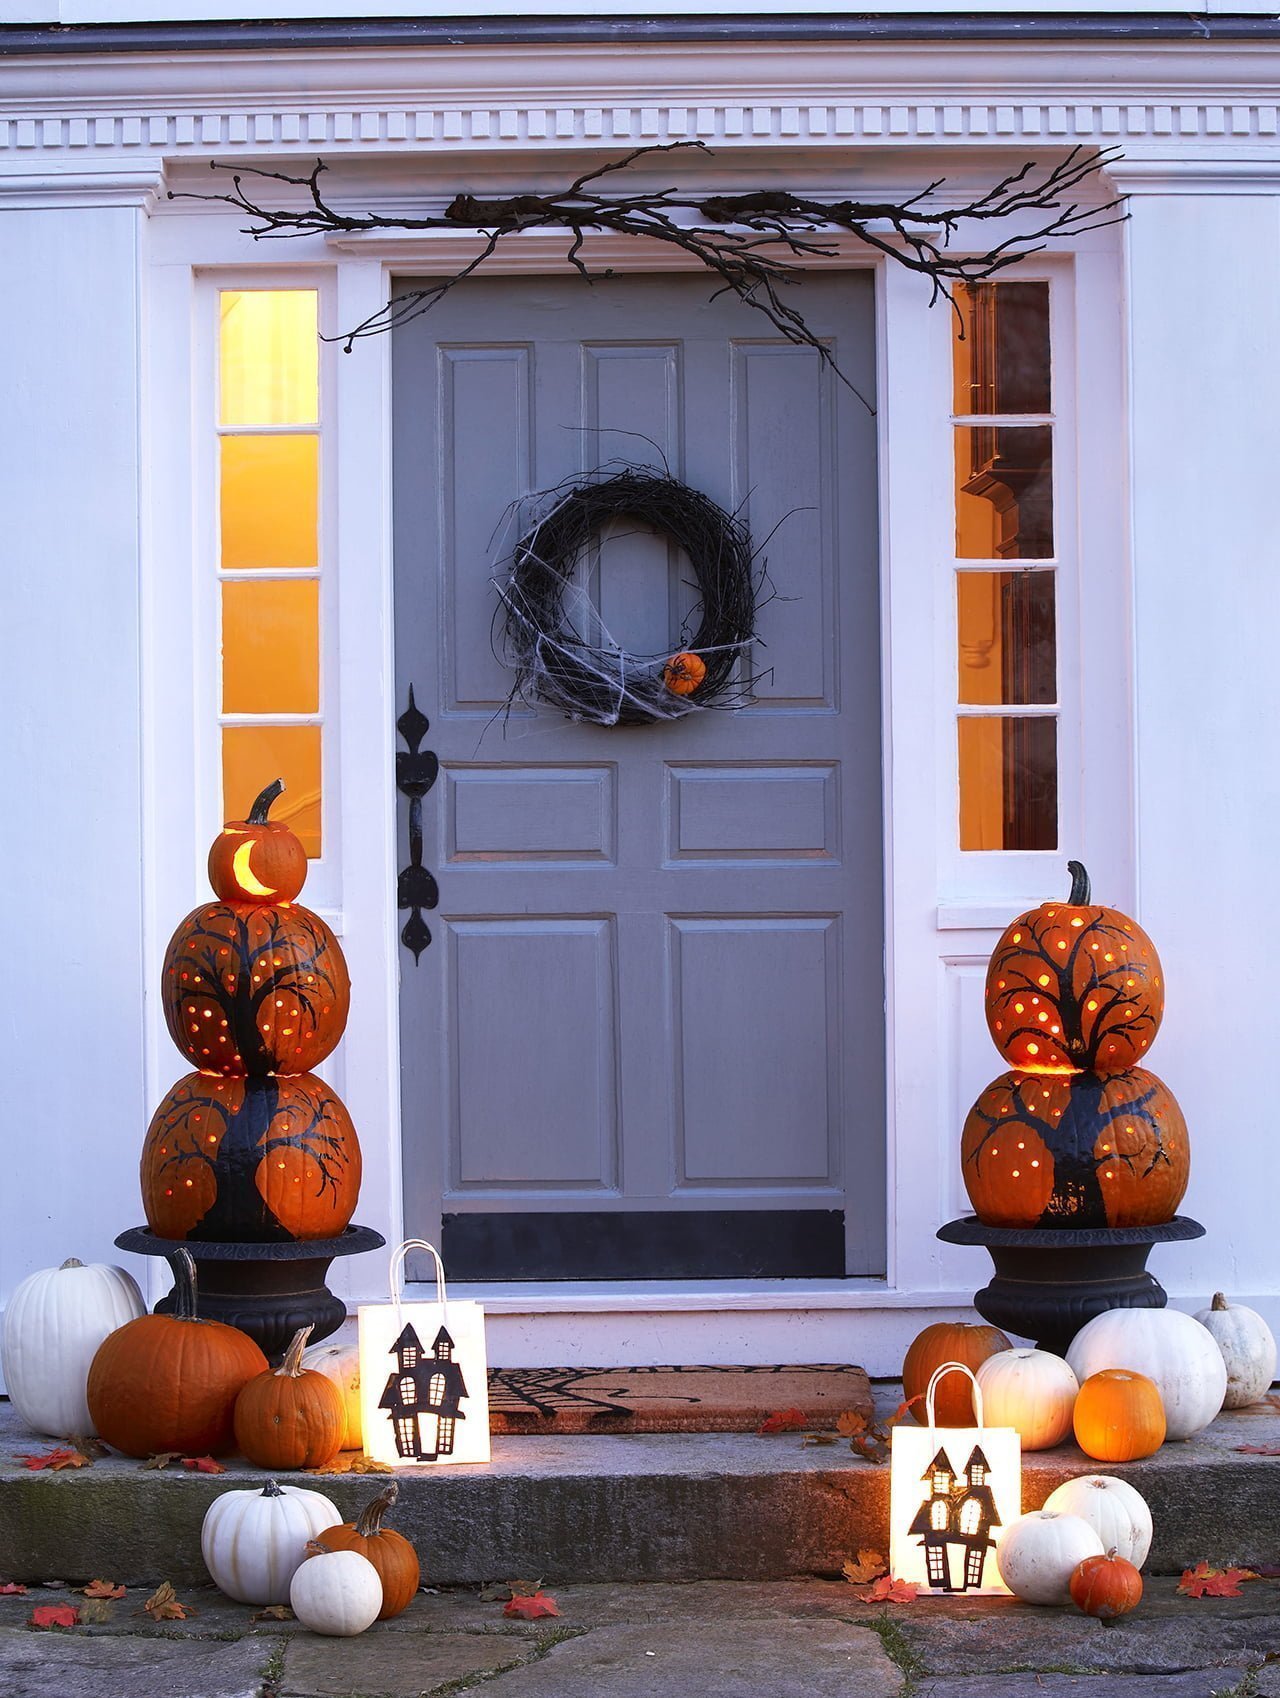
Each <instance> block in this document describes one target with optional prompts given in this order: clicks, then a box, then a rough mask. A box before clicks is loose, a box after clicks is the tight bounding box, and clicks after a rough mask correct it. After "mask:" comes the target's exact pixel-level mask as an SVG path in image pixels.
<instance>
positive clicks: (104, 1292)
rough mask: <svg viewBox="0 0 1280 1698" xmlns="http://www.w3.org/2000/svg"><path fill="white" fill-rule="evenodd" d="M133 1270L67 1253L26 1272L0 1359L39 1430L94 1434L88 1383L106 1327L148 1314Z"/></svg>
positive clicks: (13, 1392)
mask: <svg viewBox="0 0 1280 1698" xmlns="http://www.w3.org/2000/svg"><path fill="white" fill-rule="evenodd" d="M146 1312H147V1305H146V1303H145V1302H144V1301H143V1297H142V1293H141V1292H140V1291H139V1290H138V1287H137V1283H136V1281H135V1280H134V1278H133V1276H132V1275H131V1274H127V1273H126V1272H125V1271H124V1269H123V1268H113V1267H108V1266H107V1264H106V1263H105V1262H91V1263H90V1264H89V1265H88V1267H86V1266H85V1264H84V1263H83V1262H79V1261H77V1260H76V1258H75V1257H74V1256H71V1257H69V1258H68V1259H67V1260H66V1261H65V1262H63V1264H62V1266H61V1267H59V1268H41V1269H40V1271H39V1272H38V1273H33V1274H28V1275H27V1277H26V1279H24V1280H23V1281H22V1283H21V1284H20V1285H19V1286H18V1287H17V1288H16V1290H15V1291H14V1293H13V1295H12V1297H10V1299H9V1302H8V1304H7V1306H6V1308H5V1312H4V1331H3V1338H2V1340H0V1364H3V1370H4V1383H5V1390H6V1391H7V1392H8V1393H9V1396H10V1397H11V1398H12V1400H13V1406H14V1408H15V1409H16V1410H17V1412H18V1414H19V1415H20V1416H21V1417H22V1419H23V1420H24V1421H25V1422H26V1424H27V1426H28V1427H30V1428H31V1430H32V1431H33V1432H36V1433H48V1434H49V1435H50V1437H52V1438H55V1439H70V1438H89V1437H91V1436H92V1435H93V1434H94V1433H96V1432H97V1428H96V1427H95V1426H94V1424H93V1419H92V1417H91V1416H90V1414H89V1404H88V1400H87V1398H86V1396H85V1387H86V1385H87V1384H88V1381H89V1365H90V1363H91V1362H92V1361H93V1358H94V1356H95V1355H96V1354H97V1350H98V1346H99V1345H100V1344H101V1343H102V1341H103V1339H104V1338H106V1336H107V1334H108V1333H113V1332H115V1330H116V1328H117V1327H122V1326H124V1325H125V1324H126V1323H127V1322H129V1321H136V1320H137V1319H138V1317H139V1316H140V1315H145V1314H146Z"/></svg>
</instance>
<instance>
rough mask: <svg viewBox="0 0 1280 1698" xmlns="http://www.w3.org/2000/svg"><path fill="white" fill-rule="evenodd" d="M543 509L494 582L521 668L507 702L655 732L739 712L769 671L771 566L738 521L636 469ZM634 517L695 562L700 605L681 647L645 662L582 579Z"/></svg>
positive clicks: (551, 494) (568, 492)
mask: <svg viewBox="0 0 1280 1698" xmlns="http://www.w3.org/2000/svg"><path fill="white" fill-rule="evenodd" d="M531 505H532V508H533V510H534V511H535V512H537V511H538V509H539V508H541V512H540V513H538V516H537V517H536V518H535V519H534V520H533V522H532V523H531V524H529V525H527V526H526V528H525V530H524V531H523V533H522V535H521V536H520V538H519V540H518V541H517V542H516V544H515V547H514V548H513V549H512V552H511V566H510V570H509V572H508V574H507V576H506V578H505V579H497V578H495V579H494V586H495V588H496V589H497V591H498V595H499V597H500V598H501V603H502V609H501V612H500V613H499V614H498V615H496V617H495V627H496V626H497V622H498V620H500V621H501V629H500V631H498V630H497V629H495V649H496V650H497V652H498V654H499V657H500V659H501V660H502V661H503V662H504V663H505V664H506V665H507V666H509V667H511V668H512V670H513V671H514V672H515V675H516V678H515V683H514V684H513V686H512V689H511V695H510V697H509V701H508V705H509V706H510V705H511V704H513V703H515V702H516V701H524V702H527V703H529V704H530V705H531V706H532V705H535V704H536V703H539V702H542V703H545V704H547V705H548V706H550V707H556V708H559V709H560V710H561V712H562V713H564V714H565V715H566V717H567V718H569V719H572V720H580V721H581V720H585V721H587V722H588V723H590V724H594V725H652V724H655V723H658V722H660V721H664V720H672V719H681V718H683V717H684V716H685V715H686V714H689V713H695V712H698V711H701V710H702V709H705V708H711V707H718V708H722V709H723V708H740V707H744V706H745V705H746V704H747V703H748V702H749V701H750V699H751V697H752V693H753V690H754V686H755V685H756V683H757V682H758V680H759V677H760V674H758V673H755V672H753V670H752V668H751V652H752V649H753V647H754V645H755V644H756V643H757V642H758V638H757V637H756V632H755V620H756V613H757V611H758V610H759V608H760V607H761V606H763V604H764V602H765V601H767V600H769V599H770V597H771V592H768V593H766V587H767V579H766V575H765V567H764V562H763V561H760V562H759V563H757V559H756V554H755V551H754V549H753V547H752V542H751V537H750V533H749V532H748V530H747V527H746V525H745V524H744V523H743V521H742V519H741V518H740V517H739V516H738V515H737V514H731V513H726V512H725V510H724V509H723V508H722V507H719V506H717V504H716V503H715V502H714V501H712V500H711V498H710V496H707V495H703V494H702V493H701V491H699V490H696V489H691V488H690V487H689V485H688V484H684V483H681V482H679V480H678V479H676V478H671V477H660V476H658V475H657V474H656V473H653V472H648V471H637V470H634V469H627V470H624V471H621V472H616V473H614V474H612V475H611V476H608V477H602V476H600V475H599V474H597V475H596V476H594V477H590V476H589V477H587V478H585V479H583V478H578V479H567V480H566V481H565V482H564V483H562V484H559V485H557V486H556V487H555V488H554V489H551V490H545V491H543V492H542V493H541V494H540V495H537V496H534V497H532V498H531ZM623 518H627V519H633V520H636V521H638V522H639V523H641V524H643V525H645V526H647V527H649V528H650V529H652V530H655V531H660V532H662V533H663V534H664V535H665V536H667V537H669V538H670V539H671V540H672V541H673V542H675V543H676V544H677V545H678V546H679V547H680V548H682V549H683V550H684V552H685V554H686V555H687V556H688V559H689V564H690V566H691V568H692V571H693V577H694V584H695V587H696V590H697V595H698V599H697V601H696V602H695V604H694V606H693V608H692V609H691V611H690V613H689V614H688V616H687V617H686V619H685V621H684V623H683V626H682V628H681V633H680V638H679V641H678V643H677V644H676V645H675V646H674V648H672V649H667V650H664V651H663V652H661V653H657V654H634V653H631V652H629V651H628V650H626V649H624V648H623V647H622V646H621V644H620V643H618V642H617V641H616V639H615V638H614V636H613V635H612V633H611V632H610V631H609V629H608V628H607V626H606V625H605V623H604V621H603V620H602V619H601V617H600V613H599V609H598V608H597V607H596V606H595V604H594V602H593V601H592V600H591V597H590V596H589V595H588V594H587V593H586V591H585V590H584V589H583V588H582V586H581V584H580V583H579V582H578V581H577V578H576V576H575V574H576V572H577V568H578V565H579V562H580V561H581V559H582V556H583V554H584V552H585V550H586V549H587V548H588V547H589V546H590V545H591V544H592V543H593V542H594V541H595V540H596V539H597V538H598V537H599V535H600V532H601V531H602V530H603V528H604V527H605V526H606V525H608V524H610V523H612V522H613V521H614V520H617V519H623Z"/></svg>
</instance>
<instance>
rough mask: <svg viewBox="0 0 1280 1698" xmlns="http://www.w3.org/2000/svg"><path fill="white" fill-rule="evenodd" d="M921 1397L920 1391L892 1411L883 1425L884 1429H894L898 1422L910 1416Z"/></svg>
mask: <svg viewBox="0 0 1280 1698" xmlns="http://www.w3.org/2000/svg"><path fill="white" fill-rule="evenodd" d="M923 1396H924V1393H923V1392H922V1391H918V1392H917V1393H916V1395H915V1396H914V1397H909V1398H907V1400H906V1401H905V1403H900V1404H899V1405H898V1407H897V1408H896V1409H895V1410H894V1412H893V1414H892V1415H890V1416H889V1418H888V1419H887V1420H886V1421H885V1422H884V1423H883V1424H884V1425H885V1426H886V1427H896V1426H897V1425H898V1422H899V1421H905V1420H906V1418H907V1416H908V1415H910V1413H911V1411H912V1410H913V1409H914V1408H915V1406H916V1404H917V1403H919V1402H920V1400H921V1398H923Z"/></svg>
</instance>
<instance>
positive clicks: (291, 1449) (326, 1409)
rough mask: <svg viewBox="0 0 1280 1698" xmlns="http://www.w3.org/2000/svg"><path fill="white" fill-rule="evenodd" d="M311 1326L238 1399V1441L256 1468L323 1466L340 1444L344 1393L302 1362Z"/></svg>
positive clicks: (300, 1333)
mask: <svg viewBox="0 0 1280 1698" xmlns="http://www.w3.org/2000/svg"><path fill="white" fill-rule="evenodd" d="M310 1337H311V1328H310V1327H301V1328H299V1330H298V1331H297V1332H296V1333H294V1335H293V1339H292V1342H291V1343H290V1345H289V1348H288V1349H287V1350H286V1351H285V1353H284V1361H283V1362H281V1364H280V1366H279V1367H278V1368H274V1369H272V1368H268V1369H267V1370H266V1372H265V1373H261V1374H258V1375H256V1376H255V1377H254V1378H253V1379H251V1380H250V1381H249V1383H248V1384H247V1385H246V1386H245V1387H244V1389H243V1390H242V1391H241V1393H240V1395H239V1397H237V1399H236V1407H235V1434H236V1444H237V1445H238V1446H239V1447H240V1449H241V1450H242V1451H243V1452H244V1454H245V1456H247V1457H248V1459H249V1461H250V1462H252V1463H254V1464H255V1466H257V1467H258V1468H271V1469H279V1468H323V1467H324V1466H325V1464H326V1463H329V1462H332V1461H333V1459H334V1457H335V1456H336V1455H337V1454H338V1452H339V1450H341V1448H342V1435H343V1433H344V1432H345V1431H346V1426H347V1417H346V1412H345V1411H344V1409H343V1406H342V1394H341V1393H340V1392H339V1390H338V1388H337V1386H335V1385H334V1383H333V1381H332V1380H331V1379H329V1378H328V1377H327V1376H326V1375H324V1374H320V1373H317V1372H316V1370H315V1369H314V1368H304V1367H303V1366H302V1352H303V1351H304V1350H305V1349H306V1347H307V1340H308V1339H309V1338H310Z"/></svg>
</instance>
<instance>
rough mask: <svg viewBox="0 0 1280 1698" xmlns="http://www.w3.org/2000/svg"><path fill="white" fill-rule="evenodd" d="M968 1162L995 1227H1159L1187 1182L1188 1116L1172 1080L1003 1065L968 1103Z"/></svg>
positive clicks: (968, 1178) (975, 1194) (964, 1156)
mask: <svg viewBox="0 0 1280 1698" xmlns="http://www.w3.org/2000/svg"><path fill="white" fill-rule="evenodd" d="M960 1155H961V1170H962V1172H963V1174H964V1182H965V1188H966V1189H967V1191H968V1193H969V1200H970V1201H971V1202H972V1204H973V1207H974V1210H975V1211H976V1213H977V1216H978V1219H979V1220H980V1221H982V1222H983V1223H984V1224H985V1225H987V1226H1018V1227H1035V1226H1039V1227H1090V1226H1152V1225H1157V1224H1159V1223H1161V1222H1163V1221H1167V1220H1172V1219H1173V1216H1174V1215H1175V1214H1176V1213H1177V1208H1178V1204H1179V1203H1180V1202H1181V1201H1182V1198H1183V1194H1184V1193H1185V1191H1186V1189H1187V1178H1188V1175H1189V1173H1190V1167H1191V1147H1190V1142H1189V1139H1188V1137H1187V1123H1186V1121H1185V1120H1184V1119H1183V1117H1182V1110H1181V1109H1180V1108H1179V1107H1178V1104H1177V1101H1176V1099H1175V1098H1174V1095H1173V1093H1172V1092H1171V1091H1170V1090H1169V1088H1168V1087H1167V1086H1166V1085H1164V1084H1162V1083H1161V1081H1160V1080H1159V1079H1157V1078H1156V1076H1155V1074H1154V1073H1148V1072H1146V1071H1145V1070H1144V1069H1143V1068H1141V1067H1133V1068H1130V1069H1129V1071H1128V1072H1125V1073H1116V1074H1113V1075H1112V1074H1108V1075H1101V1074H1097V1073H1023V1072H1016V1071H1015V1072H1012V1073H1003V1074H1001V1076H1000V1077H999V1078H998V1079H996V1080H994V1081H993V1082H992V1083H991V1084H990V1085H988V1086H987V1088H986V1090H985V1091H984V1092H983V1093H982V1095H981V1096H980V1097H979V1098H978V1100H977V1102H976V1103H975V1104H974V1105H973V1107H972V1108H971V1109H970V1110H969V1115H968V1118H967V1119H966V1121H965V1123H964V1132H963V1135H962V1137H961V1142H960Z"/></svg>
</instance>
